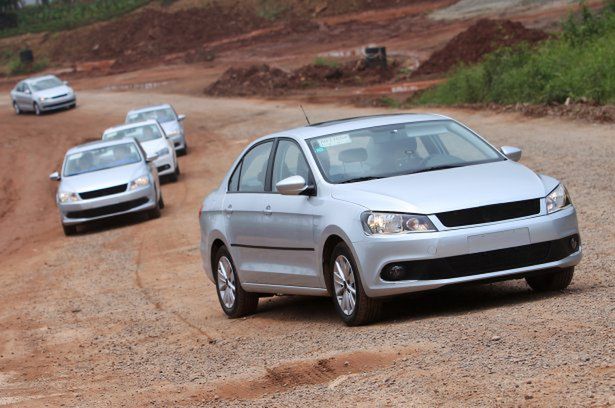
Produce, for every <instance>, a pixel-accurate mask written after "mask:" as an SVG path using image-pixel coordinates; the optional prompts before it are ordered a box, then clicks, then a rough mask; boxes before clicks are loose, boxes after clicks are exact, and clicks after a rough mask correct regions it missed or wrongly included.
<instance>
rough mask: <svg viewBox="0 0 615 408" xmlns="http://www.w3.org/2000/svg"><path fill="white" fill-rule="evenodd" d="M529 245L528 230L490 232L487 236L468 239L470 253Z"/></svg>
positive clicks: (474, 236) (481, 235)
mask: <svg viewBox="0 0 615 408" xmlns="http://www.w3.org/2000/svg"><path fill="white" fill-rule="evenodd" d="M529 244H530V230H529V228H517V229H513V230H508V231H498V232H491V233H488V234H480V235H472V236H469V237H468V250H469V252H470V253H476V252H486V251H493V250H496V249H502V248H511V247H517V246H523V245H529Z"/></svg>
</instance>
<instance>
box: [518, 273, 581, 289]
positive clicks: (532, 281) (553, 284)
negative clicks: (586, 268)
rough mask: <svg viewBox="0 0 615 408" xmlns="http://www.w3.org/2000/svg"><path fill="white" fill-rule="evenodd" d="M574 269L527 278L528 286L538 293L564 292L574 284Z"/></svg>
mask: <svg viewBox="0 0 615 408" xmlns="http://www.w3.org/2000/svg"><path fill="white" fill-rule="evenodd" d="M573 275H574V267H570V268H566V269H554V270H553V271H552V272H548V273H544V274H541V275H537V276H529V277H527V278H525V281H526V282H527V284H528V285H529V286H530V288H532V289H533V290H535V291H536V292H552V291H558V290H564V289H566V288H567V287H568V285H570V282H572V277H573Z"/></svg>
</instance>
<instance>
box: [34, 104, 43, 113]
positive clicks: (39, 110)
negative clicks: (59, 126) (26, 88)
mask: <svg viewBox="0 0 615 408" xmlns="http://www.w3.org/2000/svg"><path fill="white" fill-rule="evenodd" d="M34 113H35V114H36V116H41V114H42V113H43V111H41V107H40V106H38V103H36V102H34Z"/></svg>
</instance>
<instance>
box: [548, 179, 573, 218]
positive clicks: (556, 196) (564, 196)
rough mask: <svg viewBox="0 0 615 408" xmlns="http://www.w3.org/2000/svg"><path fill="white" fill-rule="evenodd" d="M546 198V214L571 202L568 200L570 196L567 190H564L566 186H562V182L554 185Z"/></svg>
mask: <svg viewBox="0 0 615 408" xmlns="http://www.w3.org/2000/svg"><path fill="white" fill-rule="evenodd" d="M546 200H547V214H551V213H552V212H555V211H558V210H560V209H562V208H564V207H565V206H567V205H569V204H572V201H570V196H569V195H568V190H566V187H564V185H563V184H560V185H558V186H557V187H555V189H554V190H553V191H551V192H550V193H549V195H548V196H547V198H546Z"/></svg>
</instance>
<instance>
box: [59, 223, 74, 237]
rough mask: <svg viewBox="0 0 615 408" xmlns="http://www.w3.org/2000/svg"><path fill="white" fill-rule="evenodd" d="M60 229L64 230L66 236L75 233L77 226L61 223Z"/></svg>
mask: <svg viewBox="0 0 615 408" xmlns="http://www.w3.org/2000/svg"><path fill="white" fill-rule="evenodd" d="M62 229H63V230H64V235H66V236H67V237H69V236H71V235H75V234H76V233H77V226H76V225H64V224H62Z"/></svg>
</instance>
